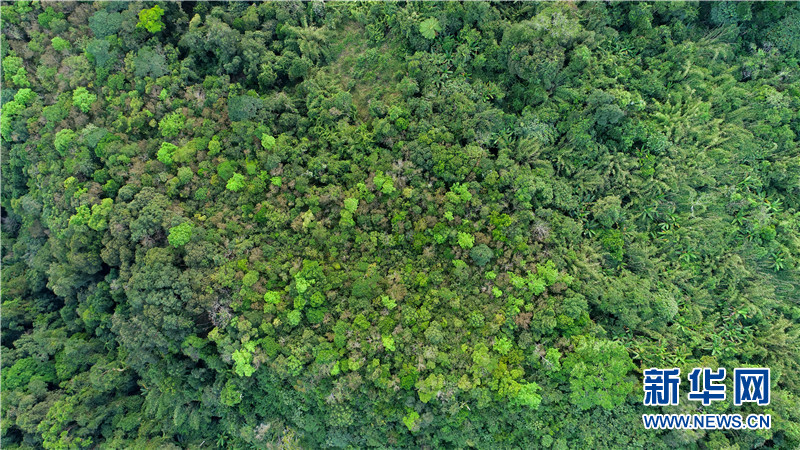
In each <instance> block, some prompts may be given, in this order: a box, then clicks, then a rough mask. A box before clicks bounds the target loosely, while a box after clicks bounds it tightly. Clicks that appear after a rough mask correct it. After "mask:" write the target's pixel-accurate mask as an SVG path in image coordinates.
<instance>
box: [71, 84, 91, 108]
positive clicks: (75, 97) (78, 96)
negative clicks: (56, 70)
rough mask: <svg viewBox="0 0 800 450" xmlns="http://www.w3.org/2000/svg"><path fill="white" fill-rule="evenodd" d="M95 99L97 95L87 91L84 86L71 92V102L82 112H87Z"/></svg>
mask: <svg viewBox="0 0 800 450" xmlns="http://www.w3.org/2000/svg"><path fill="white" fill-rule="evenodd" d="M95 100H97V96H96V95H94V94H92V93H90V92H89V91H87V90H86V88H85V87H79V88H77V89H75V91H73V93H72V102H73V103H74V104H75V106H77V107H78V108H80V110H81V111H83V112H89V109H91V107H92V103H94V102H95Z"/></svg>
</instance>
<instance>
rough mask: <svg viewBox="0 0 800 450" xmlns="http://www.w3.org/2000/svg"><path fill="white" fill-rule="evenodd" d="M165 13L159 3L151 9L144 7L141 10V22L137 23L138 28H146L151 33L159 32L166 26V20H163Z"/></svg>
mask: <svg viewBox="0 0 800 450" xmlns="http://www.w3.org/2000/svg"><path fill="white" fill-rule="evenodd" d="M163 15H164V10H163V9H161V7H160V6H158V5H155V6H153V7H152V8H150V9H143V10H141V11H139V23H137V24H136V28H144V29H145V30H147V31H149V32H151V33H158V32H159V31H161V29H162V28H164V22H162V21H161V16H163Z"/></svg>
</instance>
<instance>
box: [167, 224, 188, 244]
mask: <svg viewBox="0 0 800 450" xmlns="http://www.w3.org/2000/svg"><path fill="white" fill-rule="evenodd" d="M193 230H194V224H193V223H191V222H183V223H182V224H180V225H176V226H174V227H172V228H170V229H169V236H168V237H167V240H168V241H169V243H170V245H172V246H173V247H175V248H180V247H183V246H184V245H186V244H187V243H188V242H189V241H190V240H191V239H192V231H193Z"/></svg>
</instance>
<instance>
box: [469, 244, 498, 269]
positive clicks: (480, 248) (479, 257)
mask: <svg viewBox="0 0 800 450" xmlns="http://www.w3.org/2000/svg"><path fill="white" fill-rule="evenodd" d="M469 256H470V257H471V258H472V260H473V261H474V262H475V264H477V265H478V266H480V267H483V266H485V265H486V264H488V263H489V261H491V260H492V258H493V257H494V252H493V251H492V249H491V248H489V246H488V245H486V244H480V245H477V246H475V247H473V248H472V250H471V251H470V252H469Z"/></svg>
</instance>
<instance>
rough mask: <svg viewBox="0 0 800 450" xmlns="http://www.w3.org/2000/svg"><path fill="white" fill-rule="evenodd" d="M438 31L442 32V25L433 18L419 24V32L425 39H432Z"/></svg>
mask: <svg viewBox="0 0 800 450" xmlns="http://www.w3.org/2000/svg"><path fill="white" fill-rule="evenodd" d="M440 31H442V25H441V24H439V21H438V20H436V18H435V17H430V18H428V19H425V20H423V21H422V22H420V24H419V32H420V34H422V36H423V37H424V38H425V39H429V40H430V39H434V38H435V37H436V35H437V34H438V33H439V32H440Z"/></svg>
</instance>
